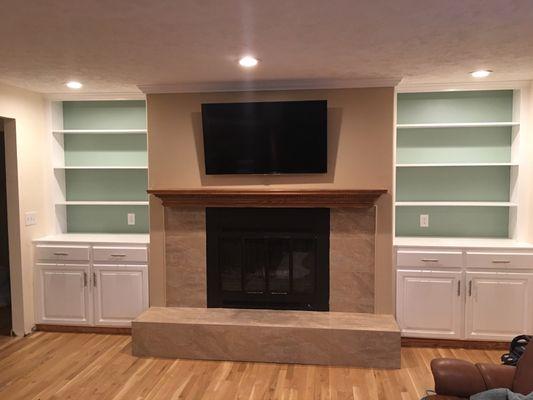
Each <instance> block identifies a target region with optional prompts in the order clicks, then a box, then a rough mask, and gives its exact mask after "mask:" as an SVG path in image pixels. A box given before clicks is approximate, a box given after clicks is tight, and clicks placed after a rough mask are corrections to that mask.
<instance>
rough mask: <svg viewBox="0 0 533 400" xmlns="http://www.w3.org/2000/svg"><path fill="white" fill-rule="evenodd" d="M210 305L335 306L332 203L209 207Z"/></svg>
mask: <svg viewBox="0 0 533 400" xmlns="http://www.w3.org/2000/svg"><path fill="white" fill-rule="evenodd" d="M206 232H207V306H208V307H227V308H265V309H289V310H314V311H328V310H329V234H330V210H329V209H328V208H212V207H208V208H207V209H206Z"/></svg>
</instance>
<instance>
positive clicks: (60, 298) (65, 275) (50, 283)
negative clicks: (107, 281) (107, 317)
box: [35, 264, 92, 325]
mask: <svg viewBox="0 0 533 400" xmlns="http://www.w3.org/2000/svg"><path fill="white" fill-rule="evenodd" d="M36 272H37V274H36V280H35V283H36V299H35V305H36V317H37V322H38V323H40V324H61V325H90V324H91V322H92V321H91V312H90V311H91V305H90V296H89V287H88V281H89V266H88V265H61V266H59V265H55V264H38V265H37V268H36Z"/></svg>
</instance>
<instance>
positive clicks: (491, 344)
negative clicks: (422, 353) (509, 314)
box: [402, 337, 510, 350]
mask: <svg viewBox="0 0 533 400" xmlns="http://www.w3.org/2000/svg"><path fill="white" fill-rule="evenodd" d="M509 345H510V342H500V341H485V340H456V339H424V338H407V337H403V338H402V347H443V348H457V349H459V348H460V349H479V350H508V349H509Z"/></svg>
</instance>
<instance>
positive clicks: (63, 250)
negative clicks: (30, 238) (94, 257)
mask: <svg viewBox="0 0 533 400" xmlns="http://www.w3.org/2000/svg"><path fill="white" fill-rule="evenodd" d="M35 258H36V259H37V260H49V261H89V246H53V245H45V244H40V245H37V246H35Z"/></svg>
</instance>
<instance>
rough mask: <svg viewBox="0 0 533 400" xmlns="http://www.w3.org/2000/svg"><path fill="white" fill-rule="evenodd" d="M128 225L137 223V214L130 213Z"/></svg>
mask: <svg viewBox="0 0 533 400" xmlns="http://www.w3.org/2000/svg"><path fill="white" fill-rule="evenodd" d="M128 225H135V214H134V213H128Z"/></svg>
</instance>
